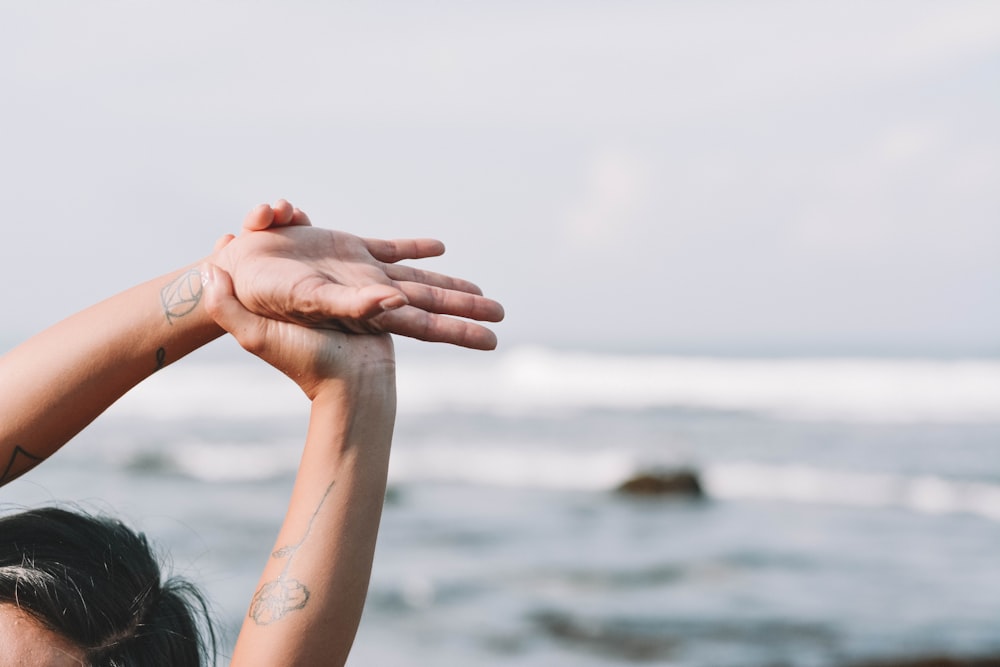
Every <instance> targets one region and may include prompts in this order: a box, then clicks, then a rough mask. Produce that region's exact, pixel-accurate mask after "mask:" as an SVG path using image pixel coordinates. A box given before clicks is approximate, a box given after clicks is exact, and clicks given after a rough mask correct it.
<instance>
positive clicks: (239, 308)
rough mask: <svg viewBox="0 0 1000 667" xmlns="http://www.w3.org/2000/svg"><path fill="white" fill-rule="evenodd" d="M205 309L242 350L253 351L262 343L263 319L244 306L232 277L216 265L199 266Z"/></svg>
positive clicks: (208, 263) (207, 263)
mask: <svg viewBox="0 0 1000 667" xmlns="http://www.w3.org/2000/svg"><path fill="white" fill-rule="evenodd" d="M199 271H200V272H201V283H202V287H203V289H204V300H205V310H206V311H207V312H208V314H209V315H211V316H212V319H214V320H215V323H216V324H218V325H219V326H220V327H222V328H223V329H225V330H226V331H228V332H229V333H231V334H232V335H233V337H234V338H236V340H237V341H238V342H239V344H240V345H242V346H243V348H244V349H246V350H248V351H250V352H255V351H256V350H259V349H260V346H261V345H262V344H263V342H264V326H263V318H261V317H259V316H257V315H254V314H253V313H251V312H250V311H249V310H247V309H246V308H244V307H243V304H242V303H240V301H239V299H237V298H236V295H235V293H234V290H233V279H232V278H231V277H230V275H229V274H228V273H226V272H225V271H223V270H222V269H220V268H219V267H218V266H216V265H215V264H212V263H210V262H205V263H204V264H202V265H201V267H199Z"/></svg>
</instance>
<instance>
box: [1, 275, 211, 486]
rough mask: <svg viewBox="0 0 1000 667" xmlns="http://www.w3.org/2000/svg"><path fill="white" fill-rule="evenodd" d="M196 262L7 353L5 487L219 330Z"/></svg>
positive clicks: (3, 420)
mask: <svg viewBox="0 0 1000 667" xmlns="http://www.w3.org/2000/svg"><path fill="white" fill-rule="evenodd" d="M201 297H202V281H201V275H200V273H199V271H198V264H193V265H191V266H188V267H184V268H182V269H178V270H176V271H173V272H171V273H169V274H166V275H164V276H161V277H159V278H156V279H154V280H150V281H148V282H146V283H143V284H141V285H138V286H136V287H133V288H131V289H129V290H127V291H125V292H122V293H120V294H118V295H116V296H113V297H111V298H110V299H106V300H105V301H102V302H100V303H98V304H96V305H94V306H91V307H90V308H87V309H86V310H83V311H81V312H79V313H77V314H75V315H73V316H71V317H69V318H67V319H65V320H62V321H61V322H59V323H58V324H56V325H54V326H52V327H51V328H49V329H47V330H45V331H43V332H41V333H39V334H37V335H35V336H34V337H32V338H31V339H29V340H28V341H26V342H25V343H23V344H21V345H20V346H18V347H16V348H14V349H13V350H11V351H10V352H8V353H7V354H6V355H4V356H3V357H0V485H3V484H6V483H7V482H10V481H11V480H13V479H15V478H17V477H19V476H20V475H22V474H23V473H25V472H27V471H28V470H30V469H31V468H33V467H34V466H35V465H37V464H38V463H39V462H41V461H42V460H44V459H46V458H47V457H48V456H50V455H51V454H52V453H53V452H55V451H56V450H57V449H58V448H59V447H61V446H62V445H63V444H64V443H66V442H67V441H68V440H69V439H70V438H72V437H73V436H74V435H76V434H77V433H78V432H79V431H80V430H82V429H83V428H84V427H85V426H86V425H87V424H89V423H90V422H91V421H93V420H94V419H95V418H96V417H97V416H98V415H100V414H101V413H102V412H104V410H106V409H107V408H108V407H109V406H110V405H111V404H112V403H114V402H115V401H116V400H118V399H119V398H120V397H121V396H122V395H123V394H125V392H127V391H128V390H129V389H131V388H132V387H133V386H135V385H136V384H138V383H139V382H140V381H142V380H143V379H145V378H146V377H148V376H150V375H151V374H153V373H154V372H156V371H157V370H159V369H161V368H163V367H164V366H166V365H168V364H170V363H172V362H174V361H176V360H178V359H180V358H181V357H183V356H184V355H186V354H188V353H189V352H191V351H193V350H195V349H196V348H198V347H200V346H202V345H204V344H206V343H208V342H209V341H211V340H213V339H214V338H217V337H219V336H221V335H222V334H223V333H224V332H223V330H222V329H221V328H220V327H219V326H218V325H216V324H215V322H214V321H213V320H212V318H211V317H209V316H208V315H207V313H206V312H205V308H204V306H203V305H202V304H201Z"/></svg>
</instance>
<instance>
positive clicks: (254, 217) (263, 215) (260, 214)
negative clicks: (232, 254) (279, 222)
mask: <svg viewBox="0 0 1000 667" xmlns="http://www.w3.org/2000/svg"><path fill="white" fill-rule="evenodd" d="M273 221H274V209H272V208H271V206H270V205H269V204H260V205H259V206H256V207H254V209H253V210H252V211H250V212H249V213H247V217H245V218H243V229H244V230H245V231H248V232H258V231H260V230H262V229H267V228H268V227H270V226H271V223H272V222H273Z"/></svg>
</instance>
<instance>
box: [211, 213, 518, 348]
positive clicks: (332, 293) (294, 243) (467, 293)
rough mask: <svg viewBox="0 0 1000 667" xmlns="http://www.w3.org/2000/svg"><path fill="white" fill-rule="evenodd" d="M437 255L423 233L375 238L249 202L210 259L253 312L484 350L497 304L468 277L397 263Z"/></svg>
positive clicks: (499, 315)
mask: <svg viewBox="0 0 1000 667" xmlns="http://www.w3.org/2000/svg"><path fill="white" fill-rule="evenodd" d="M442 253H444V244H442V243H441V242H440V241H436V240H433V239H404V240H393V241H387V240H379V239H364V238H360V237H358V236H354V235H353V234H348V233H345V232H338V231H333V230H327V229H321V228H318V227H313V226H312V225H311V223H310V221H309V218H308V217H307V216H306V215H305V214H304V213H302V212H301V211H299V210H298V209H294V208H292V206H291V205H290V204H288V203H287V202H284V201H280V202H278V203H277V204H276V205H275V206H274V207H270V206H267V205H262V206H258V207H257V208H256V209H254V210H253V211H252V212H251V213H250V214H249V215H248V216H247V219H246V221H245V222H244V231H243V233H242V234H240V236H237V237H225V238H224V239H222V240H221V241H220V243H219V244H217V246H216V250H215V252H214V253H213V255H212V258H211V260H212V261H213V262H214V263H215V264H218V265H219V266H220V267H222V268H223V269H224V270H225V271H227V272H228V273H229V274H230V275H231V276H232V281H233V285H234V290H235V295H236V297H237V298H238V299H239V301H240V302H241V303H242V304H243V305H244V306H245V307H246V308H247V309H248V310H249V311H251V312H253V313H254V314H256V315H260V316H263V317H267V318H270V319H273V320H278V321H287V322H292V323H295V324H302V325H306V326H309V327H315V328H328V329H337V330H340V331H344V332H349V333H394V334H399V335H401V336H408V337H410V338H417V339H419V340H424V341H433V342H443V343H450V344H453V345H459V346H462V347H469V348H474V349H480V350H490V349H493V348H494V347H496V343H497V340H496V335H495V334H494V333H493V332H492V331H490V330H489V329H487V328H486V327H484V326H482V325H480V324H477V323H476V321H485V322H499V321H500V320H502V319H503V315H504V313H503V307H502V306H501V305H500V304H499V303H497V302H496V301H494V300H492V299H488V298H486V297H484V296H483V295H482V291H481V290H480V289H479V288H478V287H477V286H476V285H474V284H473V283H470V282H468V281H466V280H463V279H460V278H454V277H451V276H446V275H442V274H438V273H433V272H430V271H424V270H420V269H415V268H412V267H409V266H404V265H401V264H398V262H400V261H402V260H407V259H423V258H427V257H435V256H438V255H441V254H442Z"/></svg>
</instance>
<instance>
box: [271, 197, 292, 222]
mask: <svg viewBox="0 0 1000 667" xmlns="http://www.w3.org/2000/svg"><path fill="white" fill-rule="evenodd" d="M271 208H272V209H274V222H273V223H272V225H273V226H275V227H284V226H286V225H288V224H290V223H291V222H292V218H293V216H294V215H295V209H294V208H292V205H291V204H289V203H288V200H287V199H279V200H278V201H276V202H274V206H272V207H271Z"/></svg>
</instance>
